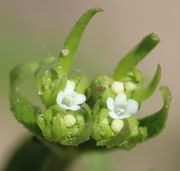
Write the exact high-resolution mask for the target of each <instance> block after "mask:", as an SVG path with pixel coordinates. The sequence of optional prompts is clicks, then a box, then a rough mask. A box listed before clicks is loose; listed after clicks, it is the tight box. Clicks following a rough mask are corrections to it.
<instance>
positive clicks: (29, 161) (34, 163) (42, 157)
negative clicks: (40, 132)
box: [3, 137, 51, 171]
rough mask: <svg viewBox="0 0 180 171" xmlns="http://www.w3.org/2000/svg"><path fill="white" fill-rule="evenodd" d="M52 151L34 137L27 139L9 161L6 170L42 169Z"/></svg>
mask: <svg viewBox="0 0 180 171" xmlns="http://www.w3.org/2000/svg"><path fill="white" fill-rule="evenodd" d="M50 154H51V151H50V150H49V149H48V148H47V147H45V146H44V145H43V144H42V143H40V142H35V141H33V140H32V137H30V138H28V139H26V140H25V141H24V142H23V143H22V144H21V145H20V147H18V148H17V150H16V151H15V153H14V154H13V155H12V157H11V158H10V160H9V161H8V163H7V165H6V168H5V169H3V170H4V171H40V170H41V168H42V165H43V163H44V162H45V161H46V159H47V158H48V156H49V155H50Z"/></svg>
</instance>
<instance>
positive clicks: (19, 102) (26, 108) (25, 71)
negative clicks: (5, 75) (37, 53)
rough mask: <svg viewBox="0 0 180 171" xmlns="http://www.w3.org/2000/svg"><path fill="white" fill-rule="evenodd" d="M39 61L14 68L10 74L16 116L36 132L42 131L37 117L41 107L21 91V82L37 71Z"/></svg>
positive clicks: (12, 103)
mask: <svg viewBox="0 0 180 171" xmlns="http://www.w3.org/2000/svg"><path fill="white" fill-rule="evenodd" d="M37 67H38V65H37V63H27V64H24V65H20V66H18V67H16V68H14V69H13V70H12V71H11V74H10V95H9V98H10V105H11V110H12V112H13V114H14V116H15V118H16V119H17V120H18V121H19V122H20V123H22V124H23V125H24V126H25V127H26V128H27V129H29V130H30V131H31V132H33V133H35V134H39V133H40V129H39V128H38V126H37V124H36V121H35V117H36V114H37V113H38V112H39V109H38V108H37V107H36V106H34V105H32V104H31V103H30V102H29V100H28V99H27V98H26V97H25V96H23V95H22V94H21V92H20V87H19V85H20V84H21V82H22V81H23V80H24V79H25V78H26V77H27V76H29V74H32V73H34V72H35V71H36V69H37Z"/></svg>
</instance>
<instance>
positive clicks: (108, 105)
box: [106, 97, 114, 111]
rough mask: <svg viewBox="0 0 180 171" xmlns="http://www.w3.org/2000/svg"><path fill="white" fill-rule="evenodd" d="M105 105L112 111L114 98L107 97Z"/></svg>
mask: <svg viewBox="0 0 180 171" xmlns="http://www.w3.org/2000/svg"><path fill="white" fill-rule="evenodd" d="M106 104H107V107H108V109H109V110H111V111H114V100H113V98H111V97H108V99H107V101H106Z"/></svg>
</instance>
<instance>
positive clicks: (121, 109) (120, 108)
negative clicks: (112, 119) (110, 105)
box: [114, 104, 127, 116]
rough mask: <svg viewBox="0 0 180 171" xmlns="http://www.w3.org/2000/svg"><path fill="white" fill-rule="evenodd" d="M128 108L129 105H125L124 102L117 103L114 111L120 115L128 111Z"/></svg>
mask: <svg viewBox="0 0 180 171" xmlns="http://www.w3.org/2000/svg"><path fill="white" fill-rule="evenodd" d="M126 108H127V106H126V105H125V104H124V105H123V104H121V105H116V106H115V110H114V111H115V113H116V115H118V116H120V115H122V114H124V113H125V112H126Z"/></svg>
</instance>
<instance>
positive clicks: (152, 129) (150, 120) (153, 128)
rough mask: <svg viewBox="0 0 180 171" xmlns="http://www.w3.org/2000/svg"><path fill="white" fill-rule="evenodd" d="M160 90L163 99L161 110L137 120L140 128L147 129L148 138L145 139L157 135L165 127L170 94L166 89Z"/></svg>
mask: <svg viewBox="0 0 180 171" xmlns="http://www.w3.org/2000/svg"><path fill="white" fill-rule="evenodd" d="M160 90H161V93H162V95H163V98H164V104H163V107H162V108H161V110H160V111H159V112H156V113H155V114H153V115H150V116H147V117H145V118H143V119H140V120H139V121H140V126H141V127H146V128H147V133H148V136H147V138H146V139H149V138H151V137H154V136H155V135H157V134H159V133H160V132H161V131H162V130H163V128H164V127H165V123H166V120H167V117H168V110H169V105H170V101H171V92H170V90H169V89H168V87H161V88H160Z"/></svg>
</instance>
